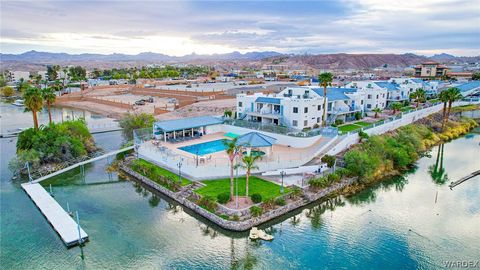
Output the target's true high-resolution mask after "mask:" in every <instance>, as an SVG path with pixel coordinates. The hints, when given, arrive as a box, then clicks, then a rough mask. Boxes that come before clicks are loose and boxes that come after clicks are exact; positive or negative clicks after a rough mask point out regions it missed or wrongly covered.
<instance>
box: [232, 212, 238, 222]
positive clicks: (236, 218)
mask: <svg viewBox="0 0 480 270" xmlns="http://www.w3.org/2000/svg"><path fill="white" fill-rule="evenodd" d="M231 219H232V220H233V221H239V220H240V218H239V217H238V215H237V214H234V215H233V216H232V218H231Z"/></svg>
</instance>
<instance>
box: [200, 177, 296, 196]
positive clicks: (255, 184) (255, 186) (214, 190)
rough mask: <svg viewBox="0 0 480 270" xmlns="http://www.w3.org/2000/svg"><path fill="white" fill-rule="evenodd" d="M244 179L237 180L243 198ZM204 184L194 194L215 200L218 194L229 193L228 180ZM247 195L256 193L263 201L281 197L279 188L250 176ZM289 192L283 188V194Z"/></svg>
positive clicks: (211, 181)
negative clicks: (204, 185)
mask: <svg viewBox="0 0 480 270" xmlns="http://www.w3.org/2000/svg"><path fill="white" fill-rule="evenodd" d="M245 182H246V181H245V177H239V178H238V195H239V196H245ZM202 183H204V184H206V185H207V186H206V187H202V188H199V189H197V190H195V192H196V193H198V194H200V195H201V196H211V197H213V198H215V199H216V198H217V195H218V194H221V193H230V178H226V179H219V180H206V181H202ZM248 186H249V189H248V194H249V195H252V194H254V193H258V194H260V195H262V200H263V201H265V200H267V199H270V198H275V197H278V196H280V195H281V193H280V186H279V185H277V184H274V183H271V182H269V181H265V180H263V179H260V178H257V177H255V176H250V178H249V180H248ZM288 192H290V189H289V188H285V193H288Z"/></svg>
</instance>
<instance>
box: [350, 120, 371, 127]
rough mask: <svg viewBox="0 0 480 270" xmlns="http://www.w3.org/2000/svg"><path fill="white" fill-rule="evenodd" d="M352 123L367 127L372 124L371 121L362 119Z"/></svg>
mask: <svg viewBox="0 0 480 270" xmlns="http://www.w3.org/2000/svg"><path fill="white" fill-rule="evenodd" d="M354 124H355V125H359V126H362V127H368V126H371V125H372V123H368V122H363V121H359V122H355V123H354Z"/></svg>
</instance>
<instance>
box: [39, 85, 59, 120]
mask: <svg viewBox="0 0 480 270" xmlns="http://www.w3.org/2000/svg"><path fill="white" fill-rule="evenodd" d="M42 97H43V100H44V101H45V103H46V104H47V110H48V120H49V123H50V125H51V124H52V112H51V110H50V108H51V106H52V104H53V103H55V100H56V99H57V96H56V95H55V92H54V91H53V89H52V88H50V87H47V88H44V89H43V90H42Z"/></svg>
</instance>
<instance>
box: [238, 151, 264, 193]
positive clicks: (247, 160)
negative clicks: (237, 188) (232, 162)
mask: <svg viewBox="0 0 480 270" xmlns="http://www.w3.org/2000/svg"><path fill="white" fill-rule="evenodd" d="M260 158H262V156H261V155H254V154H252V152H250V155H245V156H243V158H242V162H243V164H242V165H240V166H241V167H242V168H244V169H246V170H247V173H246V175H245V196H246V197H247V198H248V179H249V178H250V174H251V171H252V170H256V169H258V166H257V165H255V162H256V161H257V160H258V159H260Z"/></svg>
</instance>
